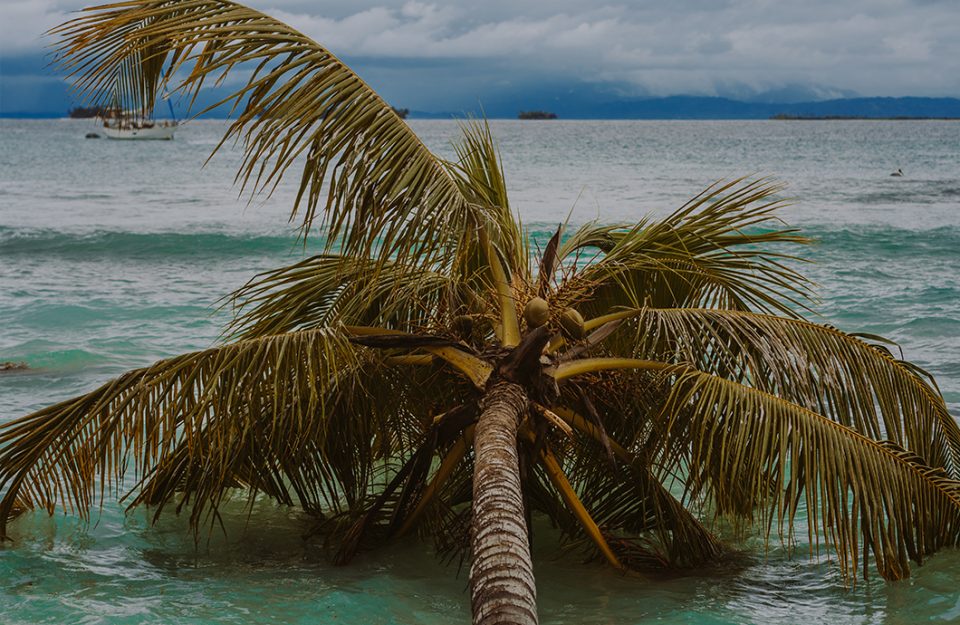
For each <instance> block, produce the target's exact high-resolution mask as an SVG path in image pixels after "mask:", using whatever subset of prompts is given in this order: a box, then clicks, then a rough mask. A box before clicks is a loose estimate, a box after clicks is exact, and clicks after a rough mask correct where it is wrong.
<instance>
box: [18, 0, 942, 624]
mask: <svg viewBox="0 0 960 625" xmlns="http://www.w3.org/2000/svg"><path fill="white" fill-rule="evenodd" d="M58 32H59V33H61V35H63V37H64V40H63V44H62V46H61V48H60V51H61V54H62V58H61V62H62V63H63V64H64V66H66V67H68V68H70V69H72V70H73V71H74V73H75V77H76V79H77V84H78V88H79V89H80V90H81V92H84V93H86V94H88V95H90V96H91V97H92V98H93V99H95V100H96V99H97V98H105V97H109V96H110V94H113V93H117V90H118V89H119V91H120V92H121V93H122V94H123V97H125V98H127V99H132V100H133V101H136V102H142V101H143V100H144V99H145V97H146V96H145V95H144V94H143V92H142V89H140V88H139V87H138V88H136V89H134V88H131V87H129V85H132V84H136V85H139V84H144V83H143V81H146V80H147V79H150V78H151V76H152V75H153V73H154V72H156V70H157V67H158V65H157V62H158V61H162V63H160V64H159V66H161V67H164V68H165V70H164V73H163V76H164V78H163V81H166V83H167V84H169V85H170V86H173V87H177V88H179V89H180V90H182V91H185V92H188V93H191V92H192V93H196V90H198V89H199V88H200V86H201V85H202V84H203V83H204V81H205V80H206V79H207V78H208V77H210V76H215V75H218V74H221V73H227V72H229V71H230V70H231V69H232V68H234V67H237V66H245V65H246V64H251V63H252V64H255V71H254V72H253V74H252V76H251V77H250V78H249V79H248V80H247V82H246V83H245V85H244V86H243V87H242V88H241V89H239V90H238V91H237V92H235V93H234V94H232V95H231V96H230V98H228V99H227V100H228V101H232V102H233V103H234V105H235V106H237V107H238V110H239V116H238V118H237V120H236V121H235V122H234V123H233V124H232V125H231V126H230V128H229V130H228V132H227V135H226V137H225V138H224V139H225V140H227V139H229V138H232V137H239V138H241V139H242V140H243V143H244V150H245V160H244V163H243V165H242V167H241V170H240V172H239V173H238V178H239V179H240V180H241V181H242V182H243V183H245V184H247V183H249V184H251V185H253V186H254V188H256V189H262V188H267V189H269V188H270V187H272V186H273V185H276V184H278V182H279V180H280V178H281V177H282V175H283V174H284V173H285V172H286V171H287V170H288V169H289V168H290V167H291V166H293V165H294V164H295V162H296V159H298V158H305V162H304V165H303V170H302V174H301V178H300V181H299V190H300V195H299V197H298V200H297V205H296V206H295V207H294V214H296V212H297V210H298V207H301V206H302V208H303V224H304V227H305V228H309V227H310V225H311V223H312V222H314V220H315V219H319V222H318V223H319V225H320V226H321V227H322V228H321V229H322V231H323V234H325V235H326V237H327V239H326V245H327V249H326V250H325V252H324V253H323V254H321V255H318V256H315V257H311V258H307V259H305V260H303V261H301V262H298V263H296V264H294V265H292V266H290V267H285V268H281V269H277V270H274V271H270V272H267V273H264V274H261V275H260V276H257V277H256V278H255V279H254V280H252V281H251V282H250V283H248V284H247V285H246V286H245V287H243V288H242V289H240V290H239V291H238V292H237V293H235V294H234V298H233V300H232V301H233V302H234V303H235V304H236V306H237V311H238V315H237V317H236V319H235V321H234V323H233V324H232V325H231V326H230V327H229V328H228V329H227V331H226V335H228V336H231V337H233V338H234V339H235V340H236V342H233V343H227V344H224V345H222V346H220V347H216V348H213V349H210V350H206V351H203V352H198V353H194V354H188V355H185V356H181V357H178V358H173V359H170V360H165V361H161V362H158V363H156V364H154V365H152V366H150V367H147V368H144V369H141V370H137V371H133V372H130V373H128V374H126V375H124V376H122V377H120V378H118V379H117V380H114V381H112V382H109V383H107V384H106V385H104V386H103V387H101V388H100V389H97V390H94V391H92V392H91V393H88V394H87V395H84V396H81V397H79V398H76V399H73V400H70V401H67V402H63V403H61V404H58V405H55V406H52V407H50V408H46V409H44V410H41V411H39V412H37V413H34V414H32V415H28V416H26V417H23V418H21V419H19V420H16V421H13V422H11V423H9V424H7V425H6V426H4V428H3V429H2V430H0V444H2V449H0V490H2V493H3V496H2V500H0V531H2V535H3V536H6V535H7V530H8V529H9V520H10V519H11V518H12V517H14V516H15V514H16V513H18V512H21V511H22V510H24V509H26V508H43V509H45V510H48V511H50V512H52V511H53V510H54V507H55V506H56V504H58V503H60V504H63V505H64V506H66V507H67V508H68V509H72V510H76V511H77V512H79V513H80V514H86V511H87V510H88V509H89V508H90V507H91V506H92V505H94V504H95V503H96V501H98V500H101V499H102V497H103V496H104V492H106V491H107V490H109V489H114V490H115V489H119V488H121V485H122V483H123V480H124V477H125V476H126V475H127V473H128V472H129V473H132V474H133V475H135V476H136V478H137V480H136V482H135V485H134V486H133V488H132V490H131V491H130V493H129V497H130V501H131V503H132V505H136V504H145V505H150V506H154V507H155V510H156V513H155V514H157V515H158V514H160V511H161V510H162V509H164V508H165V507H166V506H167V505H169V504H172V503H175V504H176V508H177V510H180V509H181V508H187V509H189V510H190V514H191V521H192V523H193V525H194V526H195V527H197V526H199V525H200V524H202V523H203V522H209V523H214V522H215V521H216V518H217V510H218V508H219V506H220V504H221V502H222V500H223V498H224V497H226V496H228V495H229V494H230V493H232V492H236V491H237V490H238V489H240V490H241V491H242V490H245V491H246V492H247V493H248V495H249V496H251V497H252V496H253V495H254V494H256V493H263V494H266V495H268V496H270V497H272V498H274V499H276V500H277V501H280V502H282V503H287V504H293V503H296V504H299V505H301V506H302V507H303V508H304V509H305V510H307V511H309V512H311V513H313V514H315V515H317V516H318V518H319V520H318V523H317V526H316V527H315V529H314V533H320V534H324V535H325V536H327V538H328V539H331V540H332V541H334V543H335V544H337V545H338V548H337V555H336V559H337V560H338V561H340V562H345V561H347V560H349V559H350V557H351V556H352V555H353V554H354V553H355V552H356V551H357V550H358V549H361V548H368V547H373V546H375V545H377V544H379V543H381V542H383V541H384V540H388V539H390V538H391V537H395V536H398V535H402V534H405V533H408V532H410V531H413V530H414V529H417V530H418V531H419V532H420V533H421V534H423V535H424V536H431V537H433V539H434V540H435V542H436V544H437V547H438V550H439V551H441V552H442V553H456V552H458V551H459V552H460V553H461V554H463V555H469V556H470V557H471V559H472V568H471V573H470V578H471V586H472V596H473V609H474V618H475V621H476V622H478V623H487V622H491V623H492V622H503V621H504V620H506V621H509V622H521V623H531V622H535V621H536V609H535V599H534V582H533V577H532V568H531V566H530V555H529V546H528V533H527V530H526V516H527V515H528V514H529V513H531V512H534V511H535V512H537V513H539V514H544V515H547V516H548V517H549V518H550V519H551V520H552V521H553V522H554V523H555V524H556V526H557V527H558V528H559V529H560V531H561V532H562V533H563V535H564V536H565V537H566V538H567V539H569V540H571V541H573V542H575V543H578V544H581V545H585V546H587V548H588V549H590V550H591V551H593V552H594V553H595V554H596V555H598V556H600V557H603V558H604V559H605V560H606V561H607V562H609V563H610V564H611V565H612V566H614V567H616V568H618V569H621V570H623V569H629V568H640V567H648V566H651V565H653V566H674V567H679V566H693V565H696V564H699V563H702V562H705V561H709V560H712V559H716V558H717V557H719V556H720V555H721V554H722V552H723V551H724V546H723V545H724V542H723V540H722V538H721V537H719V536H717V535H715V533H714V527H713V523H712V520H713V519H715V518H716V517H733V518H736V519H743V520H748V521H758V522H759V524H760V526H761V531H762V533H763V534H764V535H765V536H767V537H769V536H770V533H771V532H772V531H773V529H774V528H776V529H777V530H778V532H781V533H782V534H784V535H785V536H786V537H790V536H792V533H793V519H794V518H795V516H796V515H797V514H798V510H799V509H800V507H801V504H803V507H804V508H805V509H806V511H807V515H808V517H809V519H810V523H809V531H810V532H811V535H812V538H813V539H816V538H817V537H821V536H822V537H824V538H825V539H827V540H828V541H829V543H830V544H832V545H833V547H834V548H835V549H836V551H837V553H838V554H839V561H840V565H841V569H842V570H843V572H844V573H848V574H853V573H854V572H855V571H856V570H857V569H858V568H859V567H860V566H861V565H862V566H863V570H864V574H866V573H867V570H868V566H867V562H868V560H869V559H870V556H871V554H872V558H873V560H874V561H875V562H876V564H877V570H878V571H879V573H880V574H881V575H883V576H884V577H887V578H890V579H898V578H901V577H904V576H905V575H907V574H908V572H909V561H910V560H913V561H916V562H921V561H922V559H923V558H924V557H925V556H926V555H927V554H929V553H932V552H933V551H935V550H937V549H939V548H941V547H944V546H948V545H956V544H957V543H958V541H960V482H957V481H956V480H957V478H958V477H960V475H958V471H960V429H958V427H957V424H956V421H955V420H954V419H953V417H952V416H951V415H950V414H949V413H948V412H947V410H946V407H945V405H944V402H943V399H942V398H941V397H940V395H939V393H938V392H937V390H936V388H935V385H933V384H932V383H931V381H929V380H928V379H926V378H925V376H924V374H923V373H922V372H921V371H920V370H919V369H918V368H916V367H915V366H913V365H910V364H909V363H905V362H903V361H899V360H896V359H894V358H893V357H892V356H891V355H890V354H889V353H888V352H886V351H885V350H883V349H881V348H879V347H877V346H875V345H873V344H871V343H869V342H866V341H864V340H862V339H861V338H858V337H857V336H855V335H850V334H845V333H843V332H841V331H839V330H837V329H835V328H830V327H827V326H820V325H816V324H814V323H811V322H809V321H805V320H803V319H802V317H801V315H802V313H803V311H804V310H806V309H807V308H808V307H809V306H811V305H812V299H811V287H810V285H809V283H808V282H807V281H806V280H805V279H804V278H803V277H802V275H801V274H800V273H798V271H797V270H796V269H795V267H796V262H795V260H796V259H795V255H794V254H793V253H790V252H789V251H788V250H789V249H790V248H791V247H792V248H794V249H795V248H797V246H800V245H803V244H805V243H806V242H807V240H806V239H804V238H803V237H802V236H800V235H799V234H798V233H797V232H796V231H794V230H791V229H789V228H783V227H777V226H775V225H774V224H772V223H771V220H772V219H773V218H774V215H775V210H776V209H777V208H778V207H779V206H780V202H779V200H778V199H777V195H776V194H777V192H778V191H779V187H777V186H776V185H775V184H772V183H769V182H767V181H763V180H735V181H731V182H729V183H722V184H718V185H715V186H714V187H712V188H710V189H708V190H707V191H705V192H704V193H702V194H700V195H699V196H697V197H696V198H694V199H693V200H691V201H690V202H689V203H687V204H686V205H685V206H683V207H682V208H681V209H679V210H678V211H677V212H675V213H673V214H672V215H670V216H668V217H666V218H665V219H662V220H654V219H646V220H643V221H641V222H639V223H636V224H626V225H610V226H608V225H597V224H590V225H587V226H584V227H583V228H580V229H579V230H578V231H576V232H574V233H573V234H572V235H571V236H569V237H564V236H563V235H562V232H561V231H558V233H557V235H556V236H555V237H554V238H553V239H551V241H550V242H549V243H548V244H547V245H546V247H545V251H544V257H543V258H541V259H538V262H531V259H530V258H529V256H528V254H529V252H528V248H529V245H528V243H527V242H526V241H525V240H524V236H523V234H522V230H521V227H520V225H519V223H518V222H517V221H516V217H515V215H514V213H513V212H512V210H511V207H510V204H509V202H508V200H507V193H506V188H507V187H506V184H505V178H504V175H503V172H502V171H501V164H500V159H499V155H498V153H497V150H496V147H495V144H494V141H493V138H492V136H491V133H490V130H489V128H488V127H487V126H486V124H484V123H482V122H471V123H469V124H466V125H465V126H464V128H463V130H464V139H463V141H462V143H461V144H459V145H458V146H457V148H456V154H457V161H456V162H454V163H447V162H444V161H442V160H440V159H438V158H437V157H435V156H434V155H432V154H431V153H430V152H429V151H428V150H427V149H426V148H425V147H424V146H423V144H422V143H421V142H420V141H419V139H417V137H416V135H415V134H414V133H413V132H412V131H411V130H410V129H409V128H408V127H407V126H406V124H405V123H404V122H402V121H401V120H400V119H399V118H397V117H396V116H395V115H394V114H393V112H392V111H391V110H390V108H389V107H387V106H386V105H385V103H384V102H383V101H382V100H381V99H380V98H379V97H378V96H377V95H376V94H375V93H374V92H373V91H372V90H370V88H369V87H367V86H366V85H365V84H364V83H363V82H362V81H361V80H360V79H359V78H358V77H357V76H356V75H355V74H353V72H351V71H350V70H349V69H348V68H347V67H346V66H344V65H343V64H342V63H341V62H340V61H338V60H337V59H336V58H335V57H334V56H333V55H332V54H331V53H330V52H328V51H327V50H325V49H324V48H322V47H321V46H319V45H318V44H316V43H314V42H312V41H310V40H309V39H307V38H306V37H304V36H302V35H300V34H299V33H297V32H296V31H294V30H292V29H290V28H289V27H287V26H285V25H283V24H281V23H280V22H277V21H276V20H273V19H271V18H269V17H267V16H264V15H262V14H260V13H258V12H256V11H252V10H250V9H247V8H245V7H242V6H240V5H237V4H234V3H232V2H226V1H223V0H182V1H177V2H173V1H167V0H135V1H131V2H125V3H121V4H115V5H108V6H105V7H101V8H98V9H94V10H92V11H91V12H89V13H87V14H84V15H83V16H81V17H79V18H77V19H75V20H73V21H72V22H69V23H67V24H66V25H64V26H62V27H61V28H60V29H58ZM137 67H139V68H142V69H141V70H140V72H141V74H140V75H138V78H137V79H136V80H132V81H131V80H126V79H124V80H119V79H118V78H117V77H118V72H119V73H120V74H122V73H123V72H130V71H132V70H131V68H137ZM181 76H185V78H183V79H182V82H181V83H180V84H179V85H177V84H175V83H176V81H177V80H180V78H179V77H181ZM533 265H538V266H539V273H538V272H537V271H535V270H534V269H533ZM541 298H542V299H541ZM577 311H580V312H577ZM580 313H584V314H585V315H586V316H587V320H586V322H584V321H583V318H582V317H581V315H580ZM778 314H779V315H783V316H776V315H778Z"/></svg>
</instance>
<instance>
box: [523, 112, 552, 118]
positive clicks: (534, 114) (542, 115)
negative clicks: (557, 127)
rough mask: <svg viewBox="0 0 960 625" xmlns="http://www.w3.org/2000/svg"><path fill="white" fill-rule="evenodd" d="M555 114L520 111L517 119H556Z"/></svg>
mask: <svg viewBox="0 0 960 625" xmlns="http://www.w3.org/2000/svg"><path fill="white" fill-rule="evenodd" d="M556 118H557V114H556V113H551V112H550V111H520V112H519V113H518V114H517V119H556Z"/></svg>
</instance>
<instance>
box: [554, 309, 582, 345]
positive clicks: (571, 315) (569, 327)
mask: <svg viewBox="0 0 960 625" xmlns="http://www.w3.org/2000/svg"><path fill="white" fill-rule="evenodd" d="M560 329H561V330H563V334H564V335H565V336H566V337H567V338H569V339H574V340H580V339H582V338H583V337H584V336H585V335H586V330H584V327H583V316H582V315H580V313H578V312H577V311H576V310H574V309H573V308H568V309H566V310H565V311H563V313H562V314H561V315H560Z"/></svg>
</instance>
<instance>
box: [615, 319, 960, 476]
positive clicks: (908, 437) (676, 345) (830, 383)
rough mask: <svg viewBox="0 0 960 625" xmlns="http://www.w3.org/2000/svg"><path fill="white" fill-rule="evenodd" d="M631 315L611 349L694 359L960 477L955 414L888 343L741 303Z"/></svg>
mask: <svg viewBox="0 0 960 625" xmlns="http://www.w3.org/2000/svg"><path fill="white" fill-rule="evenodd" d="M622 314H623V315H628V314H630V315H632V314H634V313H627V312H624V313H622ZM632 323H634V324H635V326H634V328H635V333H634V334H633V336H629V337H628V336H624V339H623V341H622V342H619V343H613V344H612V345H610V347H611V348H613V349H616V350H618V351H620V350H623V351H626V352H628V353H627V354H624V355H630V356H632V357H635V358H648V359H656V360H666V361H672V362H687V363H693V364H694V365H695V366H696V367H697V368H698V369H700V370H702V371H706V372H710V373H713V374H716V375H720V376H722V377H726V378H728V379H732V380H735V381H738V382H742V383H744V384H746V385H748V386H752V387H755V388H758V389H760V390H764V391H767V392H770V393H773V394H775V395H777V396H779V397H782V398H784V399H786V400H788V401H791V402H793V403H797V404H800V405H802V406H805V407H807V408H809V409H811V410H813V411H815V412H818V413H820V414H823V415H825V416H829V417H830V418H832V419H834V420H836V421H837V422H838V423H841V424H843V425H845V426H847V427H851V428H853V429H855V430H856V431H857V432H859V433H861V434H863V435H864V436H867V437H869V438H871V439H873V440H884V439H890V440H892V441H894V442H895V443H897V444H898V445H901V446H903V447H905V448H906V449H909V450H910V451H912V452H913V453H915V454H917V455H919V456H920V457H922V458H923V459H924V461H925V464H929V465H930V466H932V467H939V468H943V469H945V470H947V471H948V472H949V473H950V474H951V475H953V476H955V477H957V476H958V470H960V427H958V425H957V422H956V420H954V418H953V417H952V416H951V415H950V413H949V412H948V411H947V407H946V405H945V404H944V401H943V398H942V397H941V396H940V394H939V392H938V391H937V390H936V389H934V388H932V387H931V386H930V385H929V384H928V383H927V381H926V380H925V379H924V378H923V377H921V376H920V374H918V372H917V370H916V368H915V367H913V366H910V365H908V364H907V363H904V362H903V361H900V360H897V359H895V358H894V357H893V356H892V355H891V354H890V353H889V351H887V350H885V349H878V348H877V347H875V346H873V345H870V344H868V343H866V342H864V341H863V340H861V339H859V338H857V337H856V336H852V335H850V334H846V333H844V332H841V331H840V330H837V329H836V328H833V327H830V326H823V325H817V324H815V323H812V322H809V321H804V320H801V319H788V318H783V317H774V316H771V315H763V314H759V313H750V312H742V311H730V310H708V309H691V308H687V309H682V308H674V309H654V308H646V309H642V310H639V311H636V313H635V317H634V318H633V319H632ZM620 332H621V333H623V334H624V335H629V332H627V331H626V330H621V331H620Z"/></svg>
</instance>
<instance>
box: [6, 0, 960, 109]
mask: <svg viewBox="0 0 960 625" xmlns="http://www.w3.org/2000/svg"><path fill="white" fill-rule="evenodd" d="M88 3H89V2H82V1H79V0H0V54H2V65H0V72H2V81H3V84H2V85H0V86H2V92H0V97H2V98H3V101H0V107H2V108H3V109H5V110H7V111H10V110H16V109H17V108H18V107H19V108H21V109H23V108H24V107H26V108H30V107H34V108H35V107H37V106H41V105H42V104H43V101H44V99H49V98H51V97H54V96H53V95H51V94H53V93H54V92H55V90H56V89H57V88H60V87H59V85H58V84H57V79H56V78H55V77H53V76H51V75H50V73H49V72H48V71H46V72H45V71H43V70H42V63H41V61H40V59H41V58H42V51H43V46H44V44H45V43H46V42H45V39H44V38H43V37H42V36H41V33H42V32H43V31H44V30H46V29H47V28H49V27H51V26H53V25H55V24H57V23H59V22H61V21H63V20H64V19H66V17H67V14H68V12H69V11H72V10H75V9H77V8H79V7H81V6H83V5H84V4H88ZM247 4H249V5H251V6H253V7H255V8H258V9H260V10H263V11H265V12H267V13H270V14H272V15H274V16H276V17H278V18H280V19H282V20H284V21H286V22H288V23H290V24H291V25H293V26H295V27H297V28H299V29H300V30H302V31H304V32H305V33H307V34H308V35H310V36H312V37H313V38H315V39H317V40H318V41H319V42H321V43H322V44H324V45H326V46H327V47H329V48H330V49H331V50H333V51H334V52H335V53H336V54H338V55H339V56H341V57H342V58H344V59H345V60H346V61H347V62H348V63H350V64H351V65H352V66H353V67H354V68H355V69H357V70H358V71H359V72H360V73H361V75H362V76H364V78H367V79H368V80H369V81H370V82H371V83H372V84H373V85H374V87H376V88H378V89H380V90H381V91H383V92H385V94H386V95H387V96H388V98H390V99H392V100H393V101H398V102H400V103H401V104H406V105H409V106H411V107H421V108H422V107H424V106H425V105H426V104H429V103H433V104H434V106H433V109H434V110H436V109H437V108H438V107H440V108H441V109H442V108H443V107H450V106H454V107H456V106H457V105H458V103H463V102H471V101H476V100H477V99H478V98H479V99H483V98H496V97H497V94H511V93H519V92H521V91H522V90H523V89H533V88H550V89H563V88H564V87H565V86H568V85H580V86H581V89H582V88H584V87H583V86H584V85H586V88H587V89H588V90H589V89H590V88H596V89H599V90H601V91H605V92H608V93H616V94H621V95H673V94H696V95H725V96H731V97H738V98H750V97H761V98H763V97H770V98H777V97H779V98H786V99H789V98H790V97H804V98H806V97H810V98H813V97H819V98H827V97H836V96H841V95H853V94H858V95H865V96H873V95H890V96H901V95H922V96H955V97H956V96H960V2H958V0H803V1H799V0H789V1H781V0H674V1H673V2H664V1H663V0H656V1H651V2H647V1H638V2H608V3H597V4H595V5H592V6H591V5H590V3H588V2H583V1H582V0H579V1H571V0H552V1H550V2H546V1H543V0H486V1H478V0H472V1H471V2H465V1H461V0H456V1H452V2H442V3H441V2H403V1H397V2H387V1H382V0H381V1H371V0H359V1H354V2H334V1H331V0H248V2H247ZM31 94H33V95H31ZM758 94H760V95H759V96H758ZM763 94H767V95H763ZM427 110H429V109H427Z"/></svg>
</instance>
